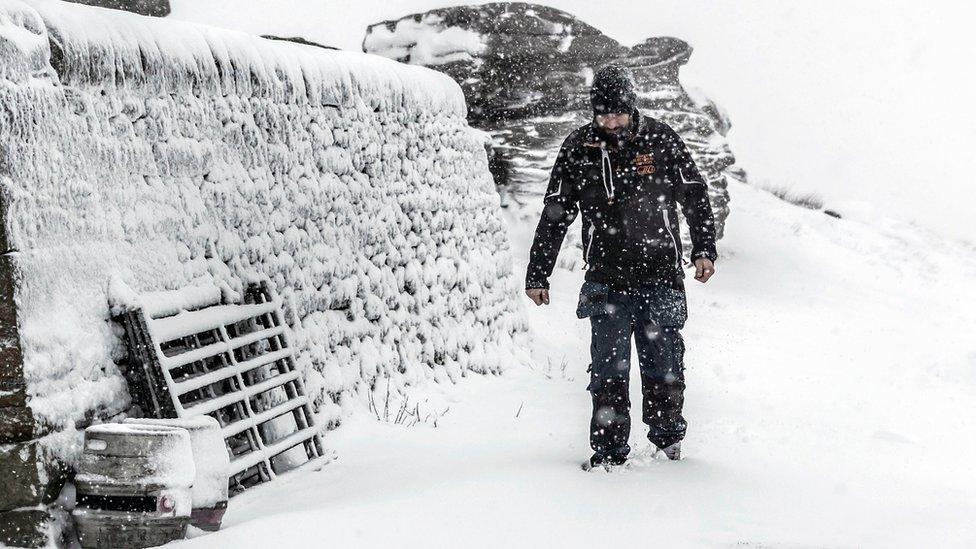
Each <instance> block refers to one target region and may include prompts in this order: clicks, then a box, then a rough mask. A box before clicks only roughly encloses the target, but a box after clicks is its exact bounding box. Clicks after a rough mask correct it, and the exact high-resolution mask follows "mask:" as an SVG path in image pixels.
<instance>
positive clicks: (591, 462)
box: [582, 454, 627, 471]
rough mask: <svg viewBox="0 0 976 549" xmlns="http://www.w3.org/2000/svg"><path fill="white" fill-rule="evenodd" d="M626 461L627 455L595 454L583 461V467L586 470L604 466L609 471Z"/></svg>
mask: <svg viewBox="0 0 976 549" xmlns="http://www.w3.org/2000/svg"><path fill="white" fill-rule="evenodd" d="M626 463H627V456H621V455H619V454H609V455H604V454H593V456H592V457H590V459H588V460H586V461H584V462H583V464H582V468H583V470H584V471H592V470H593V469H598V468H600V467H602V468H603V469H605V470H607V471H612V470H613V469H614V468H616V467H620V466H621V465H624V464H626Z"/></svg>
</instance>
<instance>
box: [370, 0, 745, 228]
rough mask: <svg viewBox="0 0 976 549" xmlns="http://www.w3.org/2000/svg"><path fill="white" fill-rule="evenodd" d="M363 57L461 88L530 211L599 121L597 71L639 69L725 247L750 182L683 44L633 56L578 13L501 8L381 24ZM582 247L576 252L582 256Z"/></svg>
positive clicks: (668, 40)
mask: <svg viewBox="0 0 976 549" xmlns="http://www.w3.org/2000/svg"><path fill="white" fill-rule="evenodd" d="M363 50H364V51H367V52H369V53H375V54H378V55H383V56H385V57H390V58H392V59H396V60H398V61H401V62H403V63H408V64H412V65H422V66H428V67H431V68H434V69H436V70H439V71H442V72H444V73H446V74H449V75H450V76H451V77H452V78H454V80H455V81H456V82H458V84H459V85H460V86H461V89H462V90H463V91H464V94H465V97H466V98H467V101H468V106H469V116H468V119H469V121H470V122H471V124H472V125H474V126H477V127H478V128H480V129H483V130H486V131H487V132H488V133H490V134H491V136H492V138H493V139H494V148H493V152H492V154H493V156H492V159H491V160H492V174H493V175H494V177H495V183H496V184H497V185H498V186H499V187H500V188H501V190H502V192H509V191H510V192H512V193H516V194H522V193H524V194H529V195H531V196H530V197H525V198H523V199H522V200H523V201H524V200H526V199H528V200H534V199H536V198H537V196H538V195H539V194H541V193H543V192H544V191H545V188H546V184H547V183H548V178H549V171H550V170H551V168H552V164H553V162H554V161H555V158H556V154H557V153H558V152H559V146H560V145H561V144H562V142H563V140H564V139H565V138H566V136H567V135H568V134H569V133H570V132H571V131H573V130H574V129H576V128H577V127H579V126H581V125H583V124H585V123H587V122H589V121H590V120H592V117H593V111H592V108H591V106H590V100H589V88H590V84H591V83H592V79H593V74H594V72H595V71H596V70H598V69H599V68H600V67H601V66H603V65H605V64H607V63H610V62H616V63H621V64H624V65H626V66H628V67H630V68H631V69H632V71H633V73H634V77H635V81H636V84H637V89H638V92H639V93H638V99H639V103H638V105H639V107H640V108H641V109H644V110H646V111H647V112H648V114H650V115H652V116H653V117H655V118H658V119H660V120H661V121H663V122H665V123H667V124H668V125H670V126H671V127H672V128H674V130H675V131H677V132H678V134H680V135H681V137H682V138H683V139H684V141H685V143H686V144H687V145H688V148H689V149H690V150H691V154H692V156H694V158H695V161H696V162H697V163H698V167H699V168H700V169H701V171H702V175H703V176H704V177H705V180H706V182H707V183H708V189H709V191H708V192H709V199H710V201H711V204H712V209H713V211H714V213H715V223H716V229H717V236H718V237H719V238H721V237H722V234H723V230H724V226H725V219H726V217H728V215H729V193H728V181H729V180H730V179H734V180H744V179H745V175H744V172H743V171H742V170H741V169H740V168H737V167H736V166H735V156H734V155H733V154H732V150H731V148H730V146H729V143H728V141H727V140H726V135H727V134H728V131H729V129H730V128H731V124H730V121H729V118H728V116H727V115H726V114H725V112H724V111H723V110H722V109H721V107H719V106H718V105H716V104H715V102H713V101H712V100H711V99H709V98H708V97H707V96H705V95H704V94H703V93H702V92H701V91H699V90H694V89H687V88H686V87H685V86H684V85H682V83H681V82H680V80H679V71H680V68H681V67H682V66H683V65H685V64H686V63H687V62H688V60H689V59H690V58H691V54H692V48H691V46H690V45H689V44H688V43H686V42H684V41H683V40H680V39H677V38H672V37H666V36H656V37H652V38H647V39H646V40H644V41H643V42H641V43H639V44H636V45H635V46H633V47H632V48H628V47H626V46H624V45H623V44H621V43H619V42H617V41H616V40H615V39H613V38H611V37H610V36H607V35H606V34H604V33H603V32H601V31H600V30H599V29H597V28H595V27H593V26H591V25H589V24H587V23H586V22H584V21H583V20H581V19H579V18H578V17H576V16H574V15H572V14H570V13H568V12H565V11H562V10H559V9H556V8H553V7H549V6H542V5H535V4H527V3H523V2H492V3H487V4H479V5H462V6H448V7H443V8H437V9H433V10H430V11H427V12H422V13H415V14H411V15H406V16H404V17H401V18H399V19H397V20H390V21H383V22H381V23H375V24H373V25H370V26H369V27H368V29H367V33H366V37H365V39H364V40H363ZM574 240H575V239H574V238H572V237H571V238H570V239H568V240H567V242H566V245H567V246H569V247H575V246H576V242H574ZM686 242H687V240H686Z"/></svg>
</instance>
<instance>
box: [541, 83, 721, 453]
mask: <svg viewBox="0 0 976 549" xmlns="http://www.w3.org/2000/svg"><path fill="white" fill-rule="evenodd" d="M590 100H591V103H592V104H593V111H594V120H593V122H591V123H589V124H586V125H585V126H582V127H580V128H578V129H577V130H575V131H574V132H573V133H572V134H570V136H569V137H567V138H566V140H565V141H564V142H563V145H562V148H561V149H560V151H559V155H558V156H557V158H556V163H555V165H554V166H553V168H552V175H551V177H550V179H549V187H548V189H547V191H546V196H545V208H544V210H543V213H542V216H541V218H540V219H539V225H538V227H537V228H536V232H535V239H534V241H533V243H532V251H531V252H530V257H529V267H528V273H527V274H526V281H525V288H526V294H527V295H528V296H529V297H530V298H531V299H532V301H533V302H534V303H535V304H536V305H543V304H548V303H549V281H548V279H549V276H550V275H551V274H552V269H553V267H554V265H555V263H556V256H557V255H558V253H559V249H560V247H561V246H562V241H563V238H564V237H565V235H566V230H567V228H568V227H569V225H570V224H572V222H573V220H574V219H576V216H577V214H579V213H580V212H582V214H583V260H584V262H585V264H586V265H587V270H586V276H585V279H584V280H585V281H584V283H583V287H582V289H581V290H580V297H579V305H578V307H577V311H576V314H577V316H578V317H580V318H589V319H590V323H591V343H590V355H591V363H590V369H589V372H590V384H589V386H588V387H587V389H588V390H589V391H590V393H591V395H592V397H593V416H592V419H591V420H590V446H591V447H592V448H593V452H594V454H593V456H592V457H591V458H590V460H589V461H588V462H587V463H585V464H584V468H590V467H594V466H604V467H610V466H612V465H620V464H623V463H624V462H625V461H626V460H627V455H628V454H629V453H630V446H629V445H628V443H627V440H628V437H629V435H630V397H629V392H628V384H629V380H630V339H631V336H633V338H634V340H635V343H636V346H637V358H638V362H639V363H640V371H641V385H642V393H643V419H644V423H646V424H647V425H648V427H649V429H650V430H649V432H648V438H649V439H650V441H651V443H653V444H654V445H655V446H656V447H657V448H658V449H659V450H660V451H662V452H664V454H665V455H667V457H668V458H670V459H680V456H681V440H682V439H683V438H684V435H685V429H686V427H687V424H686V422H685V420H684V418H683V417H682V416H681V409H682V406H683V404H684V388H685V382H684V364H683V357H684V342H683V341H682V339H681V334H680V333H679V330H680V329H681V328H682V327H683V326H684V323H685V320H686V319H687V305H686V302H685V293H684V281H683V279H684V270H683V269H682V252H681V250H682V247H681V237H680V233H679V230H678V216H677V213H678V208H679V207H680V208H681V212H682V213H683V214H684V216H685V219H686V220H687V221H688V225H689V228H690V233H691V242H692V249H691V260H692V261H693V262H694V265H695V280H698V281H699V282H706V281H708V279H709V278H710V277H711V276H712V274H713V273H714V272H715V266H714V261H715V258H716V254H715V226H714V221H713V217H712V209H711V206H710V204H709V202H708V193H707V190H708V188H707V186H706V185H705V181H704V179H703V178H702V176H701V174H700V173H699V172H698V168H697V167H696V166H695V162H694V160H692V158H691V155H690V154H689V152H688V149H687V148H686V147H685V145H684V143H683V142H682V140H681V138H680V137H679V136H678V134H676V133H675V132H674V130H672V129H671V128H670V127H669V126H668V125H666V124H664V123H662V122H659V121H657V120H655V119H653V118H651V117H649V116H647V115H644V114H642V113H640V112H639V111H638V110H637V108H636V104H637V94H636V87H635V85H634V81H633V77H632V75H631V74H630V71H629V70H628V69H626V68H625V67H622V66H619V65H609V66H607V67H604V68H603V69H601V70H600V71H599V72H598V73H597V74H596V75H595V77H594V81H593V86H592V89H591V90H590Z"/></svg>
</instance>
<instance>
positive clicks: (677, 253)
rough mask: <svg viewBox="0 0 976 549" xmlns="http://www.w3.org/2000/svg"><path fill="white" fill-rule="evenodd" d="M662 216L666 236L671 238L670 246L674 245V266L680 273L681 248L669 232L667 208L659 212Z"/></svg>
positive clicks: (669, 223) (669, 218) (669, 221)
mask: <svg viewBox="0 0 976 549" xmlns="http://www.w3.org/2000/svg"><path fill="white" fill-rule="evenodd" d="M661 213H662V214H663V215H664V228H665V229H667V230H668V236H670V237H671V244H673V245H674V266H675V268H676V269H678V272H681V248H679V247H678V240H677V239H676V238H675V237H674V233H673V232H671V217H670V216H669V215H668V210H667V208H665V209H663V210H661Z"/></svg>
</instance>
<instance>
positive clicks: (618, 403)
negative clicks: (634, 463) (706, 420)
mask: <svg viewBox="0 0 976 549" xmlns="http://www.w3.org/2000/svg"><path fill="white" fill-rule="evenodd" d="M606 295H607V297H606V303H605V305H604V306H603V307H601V308H600V309H601V310H600V311H599V312H597V313H596V314H592V315H590V316H589V318H590V323H591V328H592V339H591V341H590V355H591V359H592V361H591V363H590V384H589V386H588V387H587V389H588V390H589V391H590V393H591V395H592V397H593V416H592V418H591V420H590V446H591V447H592V448H593V451H594V452H596V453H599V454H603V455H610V454H614V455H619V456H626V455H627V454H628V453H630V446H629V445H628V444H627V439H628V437H629V436H630V392H629V390H628V389H629V381H630V354H631V353H630V340H631V337H633V338H634V341H635V343H636V347H637V360H638V363H639V364H640V373H641V393H642V395H643V420H644V423H646V424H647V426H648V427H649V428H650V431H649V432H648V435H647V437H648V439H649V440H650V441H651V443H652V444H654V445H656V446H657V447H659V448H664V447H665V446H670V445H671V444H674V443H675V442H678V441H680V440H682V439H683V438H684V436H685V431H686V429H687V423H686V422H685V419H684V417H682V415H681V409H682V406H683V405H684V389H685V377H684V351H685V347H684V341H683V340H682V338H681V334H680V332H679V330H680V328H681V326H666V325H661V324H658V323H656V321H655V320H654V317H655V316H656V315H654V314H648V311H647V310H646V307H647V306H648V304H649V303H650V304H653V303H654V300H653V299H650V300H649V299H646V298H645V297H646V296H641V295H640V293H618V292H608V293H607V294H606ZM682 297H683V296H682ZM657 316H659V315H657Z"/></svg>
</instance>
